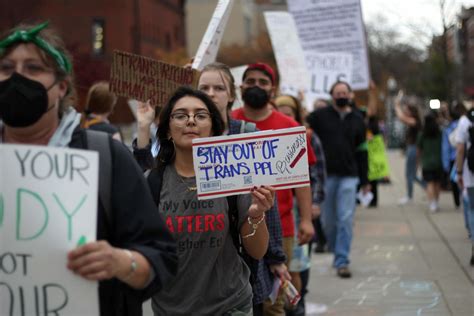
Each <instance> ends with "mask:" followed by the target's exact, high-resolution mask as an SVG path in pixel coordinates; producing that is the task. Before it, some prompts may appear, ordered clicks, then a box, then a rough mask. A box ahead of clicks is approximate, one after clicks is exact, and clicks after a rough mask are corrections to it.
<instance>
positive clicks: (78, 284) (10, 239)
mask: <svg viewBox="0 0 474 316" xmlns="http://www.w3.org/2000/svg"><path fill="white" fill-rule="evenodd" d="M97 183H98V153H96V152H92V151H85V150H72V149H64V148H49V147H41V146H22V145H0V276H1V278H0V315H53V314H54V315H99V297H98V296H99V294H98V283H97V282H92V281H87V280H85V279H83V278H81V277H79V276H77V275H75V274H73V273H72V272H71V271H70V270H68V269H67V268H66V264H67V253H68V252H69V251H70V250H72V249H74V248H75V247H77V244H78V243H81V244H82V243H85V242H89V241H94V240H95V239H96V221H97V190H98V189H97Z"/></svg>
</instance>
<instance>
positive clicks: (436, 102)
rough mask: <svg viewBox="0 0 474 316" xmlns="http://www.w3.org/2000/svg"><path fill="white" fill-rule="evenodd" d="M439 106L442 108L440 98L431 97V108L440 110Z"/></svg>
mask: <svg viewBox="0 0 474 316" xmlns="http://www.w3.org/2000/svg"><path fill="white" fill-rule="evenodd" d="M439 108H441V102H440V101H439V100H438V99H431V100H430V109H432V110H439Z"/></svg>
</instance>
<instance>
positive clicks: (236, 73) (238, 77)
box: [230, 65, 248, 109]
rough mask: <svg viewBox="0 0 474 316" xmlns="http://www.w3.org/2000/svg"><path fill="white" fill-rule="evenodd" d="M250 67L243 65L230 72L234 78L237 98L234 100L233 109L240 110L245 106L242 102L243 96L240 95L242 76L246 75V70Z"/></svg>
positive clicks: (231, 69)
mask: <svg viewBox="0 0 474 316" xmlns="http://www.w3.org/2000/svg"><path fill="white" fill-rule="evenodd" d="M247 67H248V65H242V66H237V67H233V68H230V72H231V74H232V77H234V86H235V94H236V98H235V100H234V105H233V106H232V109H236V108H239V107H241V106H243V104H244V102H243V101H242V94H241V93H240V86H241V85H242V76H243V75H244V72H245V70H246V69H247Z"/></svg>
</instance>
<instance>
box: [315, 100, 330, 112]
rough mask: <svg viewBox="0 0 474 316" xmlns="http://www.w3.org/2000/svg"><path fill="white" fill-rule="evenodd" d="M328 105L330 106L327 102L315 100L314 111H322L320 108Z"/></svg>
mask: <svg viewBox="0 0 474 316" xmlns="http://www.w3.org/2000/svg"><path fill="white" fill-rule="evenodd" d="M328 105H329V103H328V101H327V100H324V99H316V100H314V103H313V111H316V110H317V109H320V108H324V107H326V106H328Z"/></svg>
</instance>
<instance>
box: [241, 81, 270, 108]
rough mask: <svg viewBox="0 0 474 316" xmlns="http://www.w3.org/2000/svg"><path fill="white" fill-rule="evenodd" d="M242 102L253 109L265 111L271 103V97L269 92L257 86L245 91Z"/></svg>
mask: <svg viewBox="0 0 474 316" xmlns="http://www.w3.org/2000/svg"><path fill="white" fill-rule="evenodd" d="M242 100H244V102H245V104H247V105H248V106H250V107H251V108H253V109H263V108H264V107H265V106H266V105H267V103H268V101H270V96H269V95H268V93H267V91H265V90H263V89H261V88H259V87H257V86H255V87H251V88H247V89H245V90H244V93H243V94H242Z"/></svg>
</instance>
